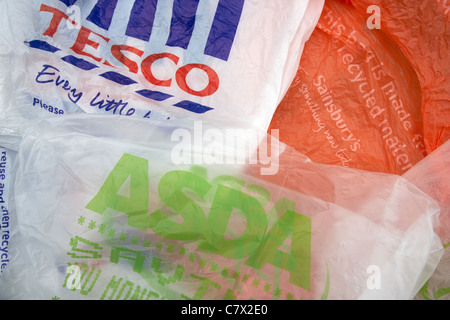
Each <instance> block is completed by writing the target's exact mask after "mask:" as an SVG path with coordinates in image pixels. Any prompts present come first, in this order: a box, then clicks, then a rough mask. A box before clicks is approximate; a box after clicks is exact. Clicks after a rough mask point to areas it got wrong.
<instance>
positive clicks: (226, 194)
mask: <svg viewBox="0 0 450 320" xmlns="http://www.w3.org/2000/svg"><path fill="white" fill-rule="evenodd" d="M149 121H150V122H149ZM149 123H150V124H151V125H150V126H149ZM233 130H236V129H233ZM233 130H231V131H223V130H219V129H217V128H216V127H213V126H209V125H206V124H202V123H195V124H194V126H191V125H182V124H180V125H174V124H173V123H172V122H166V121H163V122H156V121H153V120H142V119H134V118H129V117H115V116H104V115H86V114H82V115H72V116H67V117H53V118H51V119H46V120H41V121H34V122H31V123H28V124H27V126H26V127H25V129H24V134H23V139H22V141H21V144H20V148H19V153H18V155H17V158H16V172H15V173H14V183H13V189H12V197H11V201H12V202H13V203H14V212H13V214H12V218H13V219H12V220H13V222H12V223H11V226H12V231H11V235H12V237H11V238H12V241H11V245H10V264H9V266H8V267H7V269H6V270H5V272H4V273H3V275H2V276H1V278H0V288H1V290H0V297H1V298H3V299H100V300H102V299H105V300H106V299H130V300H131V299H208V300H214V299H226V300H231V299H276V300H278V299H279V300H289V299H411V298H413V297H414V296H415V295H416V294H417V292H418V291H419V289H420V288H421V287H422V286H423V284H424V283H425V282H426V280H427V279H428V278H429V276H430V275H431V273H432V272H433V271H434V268H435V267H436V265H437V262H438V261H439V257H440V255H442V244H441V241H440V240H439V238H438V237H437V236H436V234H435V232H434V223H435V221H436V218H437V214H438V213H439V206H438V204H437V203H436V202H435V201H434V200H432V198H430V197H429V196H428V195H426V194H425V193H423V192H422V191H420V190H419V189H418V188H417V187H415V186H414V185H413V184H411V183H410V182H408V181H407V180H406V179H404V178H402V177H400V176H397V175H387V174H378V173H371V172H366V171H360V170H354V169H347V168H342V167H337V166H328V165H323V164H316V163H313V162H311V161H310V160H309V159H308V158H307V157H305V156H303V155H302V154H300V153H298V152H297V151H295V150H293V149H291V148H289V147H288V146H286V145H283V144H281V143H279V141H278V140H277V139H276V132H273V135H266V134H265V133H264V134H262V133H257V132H255V131H252V130H247V129H241V131H239V132H236V131H233ZM233 141H234V142H235V141H239V142H241V143H242V142H244V144H239V145H236V144H233ZM233 150H234V151H236V152H235V154H234V155H242V154H243V151H246V156H245V157H244V158H240V159H239V161H238V159H237V158H235V159H233V158H232V157H230V155H231V154H232V151H233ZM224 156H227V157H224ZM225 158H226V159H225ZM355 186H357V187H356V188H355Z"/></svg>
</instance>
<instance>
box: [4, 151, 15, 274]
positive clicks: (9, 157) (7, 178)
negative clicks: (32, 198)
mask: <svg viewBox="0 0 450 320" xmlns="http://www.w3.org/2000/svg"><path fill="white" fill-rule="evenodd" d="M15 157H16V152H15V151H13V150H10V149H7V148H4V147H2V146H0V214H1V222H0V241H1V242H0V276H1V274H2V273H3V270H5V269H6V268H7V266H8V264H9V259H10V241H11V234H12V228H11V223H10V220H11V214H10V212H11V207H10V201H9V198H10V196H9V193H10V189H11V177H12V175H13V171H14V161H15Z"/></svg>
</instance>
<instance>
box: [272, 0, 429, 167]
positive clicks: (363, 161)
mask: <svg viewBox="0 0 450 320" xmlns="http://www.w3.org/2000/svg"><path fill="white" fill-rule="evenodd" d="M422 118H423V117H422V112H421V87H420V84H419V81H418V79H417V75H416V73H415V71H414V69H413V68H412V67H411V65H410V63H409V61H408V59H406V57H405V56H404V54H403V53H402V51H401V50H400V49H399V48H398V46H397V44H396V43H395V42H393V41H392V40H390V39H389V38H388V37H387V36H386V35H385V34H384V33H383V32H382V31H380V30H377V29H368V27H367V14H366V13H365V12H364V13H362V12H360V11H358V10H356V9H355V8H353V7H352V6H351V5H348V4H345V3H343V2H340V1H338V0H327V1H326V2H325V7H324V10H323V12H322V15H321V17H320V20H319V22H318V24H317V27H316V29H315V31H314V32H313V34H312V35H311V37H310V39H309V40H308V42H307V43H306V47H305V50H304V52H303V55H302V58H301V62H300V66H299V69H298V72H297V75H296V77H295V79H294V81H293V83H292V85H291V87H290V89H289V91H288V92H287V94H286V96H285V97H284V99H283V101H282V102H281V103H280V105H279V107H278V109H277V111H276V112H275V114H274V117H273V119H272V123H271V125H270V128H271V129H275V128H277V129H280V140H281V141H283V142H284V143H286V144H288V145H290V146H292V147H294V148H295V149H297V150H298V151H300V152H301V153H304V154H306V155H307V156H308V157H310V158H311V159H312V160H313V161H315V162H320V163H326V164H333V165H339V166H343V167H351V168H357V169H363V170H369V171H375V172H384V173H394V174H403V173H404V172H406V171H407V170H409V169H411V168H412V167H413V166H414V164H416V163H417V162H418V161H420V160H421V159H423V157H424V156H425V155H426V150H425V145H424V137H423V123H422Z"/></svg>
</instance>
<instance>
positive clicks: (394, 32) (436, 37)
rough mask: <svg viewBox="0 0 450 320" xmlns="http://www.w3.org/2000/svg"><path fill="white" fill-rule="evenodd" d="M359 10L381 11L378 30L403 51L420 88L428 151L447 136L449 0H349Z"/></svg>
mask: <svg viewBox="0 0 450 320" xmlns="http://www.w3.org/2000/svg"><path fill="white" fill-rule="evenodd" d="M349 2H351V3H352V4H353V5H354V6H355V8H357V10H359V11H360V12H363V13H365V12H369V13H370V14H373V12H372V11H370V10H369V7H370V8H374V9H375V10H377V11H378V12H379V15H380V19H379V20H380V22H381V23H380V27H381V30H382V31H383V32H384V33H385V34H386V35H388V36H389V37H390V38H391V39H392V40H393V41H394V42H395V43H396V44H397V46H398V47H399V48H400V49H401V50H402V51H403V53H404V54H405V56H406V57H407V59H408V60H409V61H410V63H411V65H412V66H413V67H414V70H415V71H416V73H417V77H418V79H419V82H420V88H421V90H422V100H421V102H422V114H423V124H424V140H425V147H426V150H427V152H428V153H430V152H432V151H433V150H436V148H437V147H439V146H440V145H442V144H443V143H444V142H446V141H447V140H448V139H449V138H450V83H449V81H448V79H449V78H450V54H449V50H448V46H449V43H450V34H449V32H448V30H449V27H450V4H449V3H448V1H446V0H442V1H441V0H425V1H396V0H375V1H372V0H370V1H367V0H362V1H360V0H357V1H354V0H351V1H349Z"/></svg>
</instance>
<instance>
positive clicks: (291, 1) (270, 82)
mask: <svg viewBox="0 0 450 320" xmlns="http://www.w3.org/2000/svg"><path fill="white" fill-rule="evenodd" d="M322 7H323V0H310V1H308V0H301V1H298V0H273V1H245V0H211V1H199V0H174V1H157V0H135V1H118V0H108V1H105V0H86V1H76V0H45V1H42V0H32V1H30V0H15V1H6V0H1V1H0V68H1V69H2V73H1V75H0V130H2V131H0V132H1V133H3V134H10V133H11V131H12V132H15V133H17V132H19V133H20V130H21V127H22V125H23V123H24V120H28V119H40V118H47V117H54V116H62V115H65V114H68V113H80V112H87V113H105V114H114V115H123V116H134V117H139V118H151V119H164V120H166V119H171V120H175V119H184V118H189V119H201V120H204V121H213V119H214V120H221V119H229V123H230V125H231V124H234V123H237V122H242V123H243V124H244V125H247V126H254V127H256V128H258V129H262V130H267V128H268V126H269V123H270V119H271V118H272V115H273V112H274V111H275V109H276V106H277V105H278V103H279V102H280V101H281V99H282V97H283V95H284V94H285V92H286V90H287V89H288V87H289V85H290V83H291V82H292V79H293V78H294V75H295V72H296V70H297V66H298V63H299V61H300V56H301V52H302V50H303V45H304V43H305V41H306V40H307V39H308V37H309V36H310V34H311V32H312V31H313V29H314V27H315V25H316V23H317V20H318V18H319V16H320V12H321V10H322Z"/></svg>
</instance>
